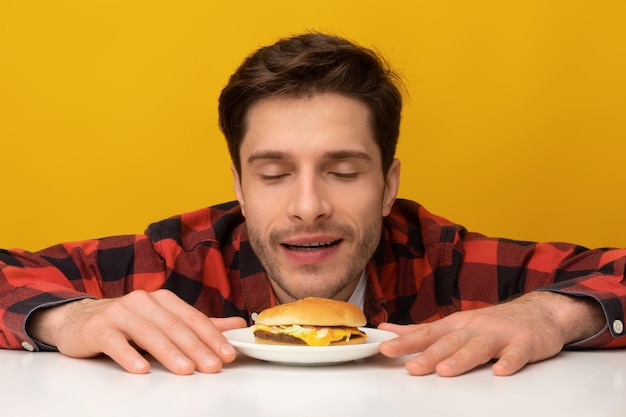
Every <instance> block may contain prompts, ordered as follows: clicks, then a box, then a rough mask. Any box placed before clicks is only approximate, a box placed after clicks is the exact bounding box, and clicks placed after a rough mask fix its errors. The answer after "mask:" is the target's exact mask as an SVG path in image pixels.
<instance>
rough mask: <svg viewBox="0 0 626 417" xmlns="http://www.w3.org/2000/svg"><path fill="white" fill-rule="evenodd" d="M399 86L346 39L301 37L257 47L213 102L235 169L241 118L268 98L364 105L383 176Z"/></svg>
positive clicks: (379, 62) (393, 139)
mask: <svg viewBox="0 0 626 417" xmlns="http://www.w3.org/2000/svg"><path fill="white" fill-rule="evenodd" d="M400 86H401V80H400V78H399V76H398V75H397V74H395V73H394V72H393V71H392V70H391V69H390V68H389V66H388V65H387V63H386V61H385V60H384V59H383V58H382V57H381V56H380V55H378V54H376V53H375V52H373V51H372V50H370V49H367V48H364V47H361V46H359V45H356V44H354V43H351V42H349V41H347V40H346V39H343V38H339V37H336V36H331V35H327V34H321V33H306V34H303V35H298V36H295V37H291V38H285V39H281V40H279V41H278V42H276V43H275V44H273V45H269V46H266V47H263V48H261V49H259V50H257V51H256V52H254V53H253V54H252V55H250V56H249V57H248V58H246V59H245V60H244V61H243V63H242V64H241V65H240V66H239V68H238V69H237V71H235V73H234V74H233V75H232V76H231V77H230V79H229V81H228V84H227V85H226V87H224V89H223V90H222V93H221V95H220V98H219V107H218V110H219V124H220V128H221V129H222V132H223V133H224V136H225V137H226V141H227V142H228V150H229V152H230V156H231V159H232V161H233V164H234V165H235V168H236V169H237V171H238V172H240V173H241V160H240V156H239V150H240V147H241V142H242V140H243V137H244V136H245V133H246V114H247V111H248V109H249V108H250V106H251V105H252V104H254V103H255V102H256V101H258V100H261V99H263V98H269V97H277V96H278V97H280V96H283V97H304V96H313V95H315V94H320V93H327V92H332V93H338V94H342V95H345V96H347V97H352V98H356V99H358V100H361V101H362V102H364V103H365V104H366V105H367V106H368V107H369V109H370V112H371V123H372V131H373V133H374V138H375V140H376V142H377V144H378V147H379V148H380V152H381V159H382V169H383V173H384V174H385V175H386V174H387V171H388V170H389V167H390V166H391V163H392V162H393V158H394V155H395V152H396V144H397V142H398V135H399V133H400V115H401V112H402V94H401V93H400V89H399V87H400Z"/></svg>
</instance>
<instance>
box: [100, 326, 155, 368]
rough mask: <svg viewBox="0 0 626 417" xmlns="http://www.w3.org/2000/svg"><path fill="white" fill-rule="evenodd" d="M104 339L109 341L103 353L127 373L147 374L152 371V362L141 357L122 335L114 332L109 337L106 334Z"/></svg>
mask: <svg viewBox="0 0 626 417" xmlns="http://www.w3.org/2000/svg"><path fill="white" fill-rule="evenodd" d="M104 338H105V339H106V340H108V344H107V346H103V349H102V350H103V352H102V353H104V354H105V355H107V356H109V357H110V358H111V359H112V360H113V361H115V362H116V363H117V364H119V365H120V366H121V367H122V368H124V369H125V370H126V371H127V372H130V373H132V374H145V373H148V372H149V371H150V362H148V361H147V360H146V358H144V357H143V356H141V355H140V354H139V352H137V350H136V349H135V348H134V347H132V346H131V345H130V343H128V340H126V338H125V337H124V336H123V335H122V334H121V333H119V332H112V333H111V334H109V335H108V336H107V335H106V334H105V335H104Z"/></svg>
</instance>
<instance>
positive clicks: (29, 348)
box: [22, 341, 35, 352]
mask: <svg viewBox="0 0 626 417" xmlns="http://www.w3.org/2000/svg"><path fill="white" fill-rule="evenodd" d="M22 347H23V348H24V349H25V350H27V351H29V352H32V351H33V350H35V347H34V346H33V345H31V344H30V343H28V342H27V341H23V342H22Z"/></svg>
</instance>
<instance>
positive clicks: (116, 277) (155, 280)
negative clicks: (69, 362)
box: [0, 236, 245, 373]
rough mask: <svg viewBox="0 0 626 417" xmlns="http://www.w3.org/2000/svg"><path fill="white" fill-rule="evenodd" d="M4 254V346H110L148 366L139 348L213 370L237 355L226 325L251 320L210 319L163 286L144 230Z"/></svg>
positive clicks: (73, 349)
mask: <svg viewBox="0 0 626 417" xmlns="http://www.w3.org/2000/svg"><path fill="white" fill-rule="evenodd" d="M0 261H1V262H2V264H1V265H0V314H1V315H2V327H0V331H1V332H2V333H3V334H4V335H5V337H4V338H0V343H3V342H5V345H4V346H3V347H5V348H20V347H26V346H37V343H35V341H34V340H33V339H32V338H35V339H37V340H38V342H40V343H39V345H40V346H41V344H46V345H50V346H52V347H56V348H58V349H59V351H61V353H64V354H67V355H69V356H74V357H90V356H94V355H97V354H100V353H105V354H107V355H109V356H111V357H112V358H113V359H114V360H116V361H117V362H118V363H120V365H122V366H123V367H124V368H125V369H127V370H128V371H130V372H136V373H141V372H146V371H147V370H148V368H147V366H148V365H147V362H146V361H145V359H144V358H143V357H141V355H140V354H139V352H138V351H137V348H139V349H142V350H146V351H148V352H149V353H151V354H153V356H155V358H157V360H160V361H161V362H163V364H164V365H165V366H166V367H167V368H168V369H170V370H172V371H173V372H175V373H190V372H192V371H193V370H194V369H198V370H200V371H204V372H215V371H217V370H219V368H220V367H221V363H222V362H229V361H231V360H233V359H234V357H235V354H234V350H233V349H232V347H230V345H228V344H227V342H226V340H225V339H224V338H223V336H222V335H221V330H224V329H226V328H233V327H241V326H244V325H245V322H244V321H243V320H242V319H237V318H232V319H209V318H208V317H206V316H205V315H204V314H202V313H200V312H198V311H197V310H196V309H195V308H193V307H192V306H189V305H188V304H187V303H185V302H183V301H182V300H181V299H180V298H179V297H177V296H175V295H174V294H173V293H171V292H169V291H166V290H160V291H159V290H158V289H159V288H160V287H161V286H162V285H163V283H164V281H165V271H164V270H165V266H164V261H163V260H162V258H161V257H160V256H159V255H158V254H157V253H156V252H155V251H154V248H153V246H152V243H151V242H150V240H149V239H148V238H147V237H146V236H124V237H115V238H107V239H102V240H98V241H86V242H80V243H72V244H64V245H57V246H55V247H53V248H50V249H46V250H44V251H41V252H39V253H28V252H24V251H11V252H9V251H3V252H0ZM87 298H96V299H87ZM80 299H82V301H74V300H80ZM70 301H74V302H70ZM26 330H28V333H27V332H26ZM31 337H32V338H31Z"/></svg>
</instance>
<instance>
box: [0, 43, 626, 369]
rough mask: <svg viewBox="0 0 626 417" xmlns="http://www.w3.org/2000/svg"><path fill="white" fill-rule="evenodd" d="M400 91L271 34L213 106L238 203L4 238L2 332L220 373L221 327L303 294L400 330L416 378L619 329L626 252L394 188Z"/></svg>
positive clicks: (11, 339) (361, 60)
mask: <svg viewBox="0 0 626 417" xmlns="http://www.w3.org/2000/svg"><path fill="white" fill-rule="evenodd" d="M401 107H402V97H401V94H400V90H399V82H398V78H397V77H396V75H395V74H394V73H393V72H392V71H391V70H389V69H388V68H387V66H386V64H385V63H384V61H382V59H381V58H380V57H378V56H377V55H375V54H374V53H372V52H371V51H369V50H367V49H364V48H361V47H359V46H357V45H354V44H352V43H350V42H348V41H346V40H344V39H341V38H336V37H333V36H328V35H323V34H315V33H312V34H305V35H301V36H296V37H293V38H288V39H283V40H281V41H279V42H277V43H276V44H274V45H271V46H268V47H265V48H261V49H260V50H258V51H257V52H255V53H254V54H253V55H251V56H250V57H248V58H247V59H246V60H245V61H244V62H243V64H242V65H241V66H240V68H239V69H238V70H237V71H236V72H235V73H234V74H233V75H232V77H231V78H230V80H229V83H228V85H227V86H226V87H225V88H224V90H223V91H222V94H221V96H220V102H219V117H220V126H221V128H222V131H223V133H224V135H225V137H226V140H227V142H228V146H229V151H230V155H231V157H232V161H233V168H232V174H233V177H234V186H235V192H236V196H237V202H232V203H226V204H223V205H219V206H215V207H211V208H207V209H202V210H198V211H196V212H192V213H187V214H183V215H180V216H176V217H173V218H171V219H167V220H164V221H161V222H158V223H155V224H153V225H151V226H150V227H149V228H148V230H147V232H146V235H140V236H117V237H111V238H106V239H101V240H93V241H86V242H77V243H66V244H61V245H57V246H54V247H51V248H48V249H45V250H42V251H40V252H37V253H28V252H26V251H20V250H13V251H0V314H1V315H2V322H1V327H0V345H1V346H2V347H4V348H24V349H27V350H41V349H58V350H59V351H60V352H61V353H63V354H66V355H69V356H74V357H91V356H95V355H99V354H106V355H108V356H110V357H111V358H113V360H115V361H116V362H118V363H119V364H120V365H121V366H122V367H123V368H124V369H126V370H127V371H129V372H133V373H144V372H147V371H148V369H149V364H148V362H147V361H146V360H145V359H144V357H143V356H142V355H141V353H140V352H141V351H142V350H145V351H147V352H149V353H150V354H152V355H153V356H154V357H155V358H156V359H157V360H158V361H160V362H162V363H163V364H164V365H165V366H166V367H167V368H168V369H170V370H171V371H172V372H175V373H178V374H188V373H191V372H194V370H197V371H200V372H217V371H219V370H220V369H221V366H222V364H223V363H228V362H230V361H232V360H234V359H235V356H236V354H235V351H234V350H233V348H232V347H231V346H230V345H229V344H228V342H227V340H226V339H225V338H224V337H223V336H222V334H221V332H222V331H224V330H226V329H231V328H237V327H243V326H247V325H250V324H252V322H253V318H254V317H255V313H258V312H259V311H262V310H263V309H265V308H268V307H270V306H273V305H276V304H277V303H285V302H289V301H292V300H295V299H299V298H302V297H305V296H321V297H328V298H335V299H340V300H349V301H350V302H352V303H354V304H356V305H358V306H359V307H361V308H362V309H363V310H364V312H365V314H366V316H367V318H368V324H369V325H370V326H379V327H380V328H382V329H386V330H391V331H393V332H396V333H398V334H399V337H398V338H396V339H394V340H391V341H388V342H384V343H382V344H381V346H380V350H381V352H382V353H383V354H385V355H387V356H390V357H399V356H403V355H408V354H413V357H412V358H411V359H410V360H408V362H407V363H406V367H407V369H408V371H409V372H410V373H411V374H414V375H423V374H429V373H432V372H437V373H439V374H440V375H445V376H453V375H459V374H462V373H464V372H466V371H468V370H470V369H472V368H474V367H476V366H479V365H481V364H484V363H486V362H488V361H490V360H491V359H494V358H496V359H497V361H496V362H495V363H494V364H493V365H492V368H493V372H494V373H495V374H497V375H510V374H513V373H515V372H516V371H517V370H519V369H520V368H522V367H523V366H524V365H525V364H527V363H530V362H535V361H539V360H542V359H546V358H549V357H551V356H554V355H556V354H557V353H558V352H559V351H560V350H562V349H563V347H564V346H566V345H568V344H571V345H575V346H581V347H617V346H624V345H626V338H624V337H623V330H624V329H623V320H624V317H623V315H624V306H625V305H626V286H625V285H624V282H623V280H624V273H625V265H626V250H620V249H613V250H608V249H598V250H587V249H585V248H582V247H579V246H576V245H571V244H546V243H531V242H515V241H510V240H504V239H491V238H487V237H484V236H482V235H479V234H476V233H470V232H468V231H467V230H465V229H464V228H462V227H460V226H458V225H455V224H453V223H450V222H449V221H447V220H445V219H442V218H440V217H438V216H435V215H433V214H431V213H429V212H428V211H426V210H425V209H424V208H423V207H421V206H420V205H419V204H417V203H414V202H410V201H406V200H396V194H397V192H398V185H399V177H400V162H399V161H398V160H397V159H395V158H394V154H395V147H396V142H397V138H398V133H399V126H400V113H401ZM535 290H536V291H535Z"/></svg>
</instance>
